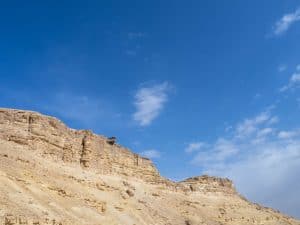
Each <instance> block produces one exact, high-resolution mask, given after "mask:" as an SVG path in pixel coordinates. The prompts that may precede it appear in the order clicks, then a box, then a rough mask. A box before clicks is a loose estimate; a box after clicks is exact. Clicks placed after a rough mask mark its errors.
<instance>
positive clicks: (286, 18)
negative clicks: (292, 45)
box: [273, 9, 300, 36]
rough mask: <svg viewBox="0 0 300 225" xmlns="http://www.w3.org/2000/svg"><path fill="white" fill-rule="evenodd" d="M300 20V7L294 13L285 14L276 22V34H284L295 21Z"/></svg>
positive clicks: (274, 31)
mask: <svg viewBox="0 0 300 225" xmlns="http://www.w3.org/2000/svg"><path fill="white" fill-rule="evenodd" d="M299 20H300V9H297V10H296V11H295V12H293V13H289V14H285V15H283V16H282V18H281V19H280V20H279V21H277V22H276V24H275V26H274V28H273V34H274V35H277V36H278V35H282V34H284V33H285V32H286V31H287V30H288V29H289V28H290V27H291V26H292V24H294V23H295V22H297V21H299Z"/></svg>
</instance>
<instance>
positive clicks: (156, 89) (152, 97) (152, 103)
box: [133, 82, 170, 126]
mask: <svg viewBox="0 0 300 225" xmlns="http://www.w3.org/2000/svg"><path fill="white" fill-rule="evenodd" d="M169 89H170V85H169V83H168V82H164V83H161V84H157V85H153V86H150V87H142V88H140V89H139V90H138V91H137V93H136V94H135V100H134V105H135V107H136V112H135V113H134V114H133V119H134V120H135V121H137V122H138V123H139V125H140V126H147V125H149V124H151V123H152V121H153V120H154V119H155V118H157V117H158V115H159V114H160V113H161V111H162V110H163V108H164V105H165V103H166V102H167V101H168V90H169Z"/></svg>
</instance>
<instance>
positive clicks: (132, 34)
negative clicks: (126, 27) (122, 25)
mask: <svg viewBox="0 0 300 225" xmlns="http://www.w3.org/2000/svg"><path fill="white" fill-rule="evenodd" d="M127 36H128V38H129V39H137V38H143V37H145V36H146V33H143V32H129V33H128V34H127Z"/></svg>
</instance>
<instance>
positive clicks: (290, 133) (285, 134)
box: [278, 131, 299, 139]
mask: <svg viewBox="0 0 300 225" xmlns="http://www.w3.org/2000/svg"><path fill="white" fill-rule="evenodd" d="M297 135H299V132H298V131H280V132H279V133H278V138H281V139H290V138H294V137H295V136H297Z"/></svg>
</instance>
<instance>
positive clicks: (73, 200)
mask: <svg viewBox="0 0 300 225" xmlns="http://www.w3.org/2000/svg"><path fill="white" fill-rule="evenodd" d="M0 224H4V225H12V224H18V225H21V224H27V225H33V224H35V225H46V224H47V225H50V224H51V225H69V224H72V225H100V224H101V225H118V224H120V225H134V224H135V225H184V224H185V225H200V224H203V225H227V224H228V225H229V224H230V225H252V224H253V225H254V224H255V225H259V224H261V225H300V222H299V221H298V220H296V219H293V218H291V217H288V216H286V215H283V214H281V213H280V212H278V211H275V210H273V209H270V208H266V207H263V206H260V205H258V204H253V203H251V202H249V201H247V200H246V199H245V198H243V197H242V196H240V195H239V194H238V192H237V191H236V189H235V188H234V185H233V183H232V182H231V181H230V180H228V179H226V178H217V177H209V176H199V177H193V178H189V179H186V180H184V181H182V182H172V181H170V180H168V179H166V178H163V177H161V176H160V175H159V173H158V171H157V169H156V168H155V166H154V165H153V163H152V162H151V161H150V160H149V159H147V158H144V157H141V156H139V155H137V154H135V153H133V152H131V151H130V150H129V149H127V148H125V147H122V146H120V145H118V144H117V143H116V142H115V139H114V138H106V137H104V136H100V135H96V134H94V133H92V132H91V131H88V130H74V129H70V128H68V127H67V126H66V125H65V124H63V123H62V122H61V121H59V120H58V119H56V118H53V117H49V116H44V115H42V114H39V113H36V112H31V111H22V110H12V109H0Z"/></svg>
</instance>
